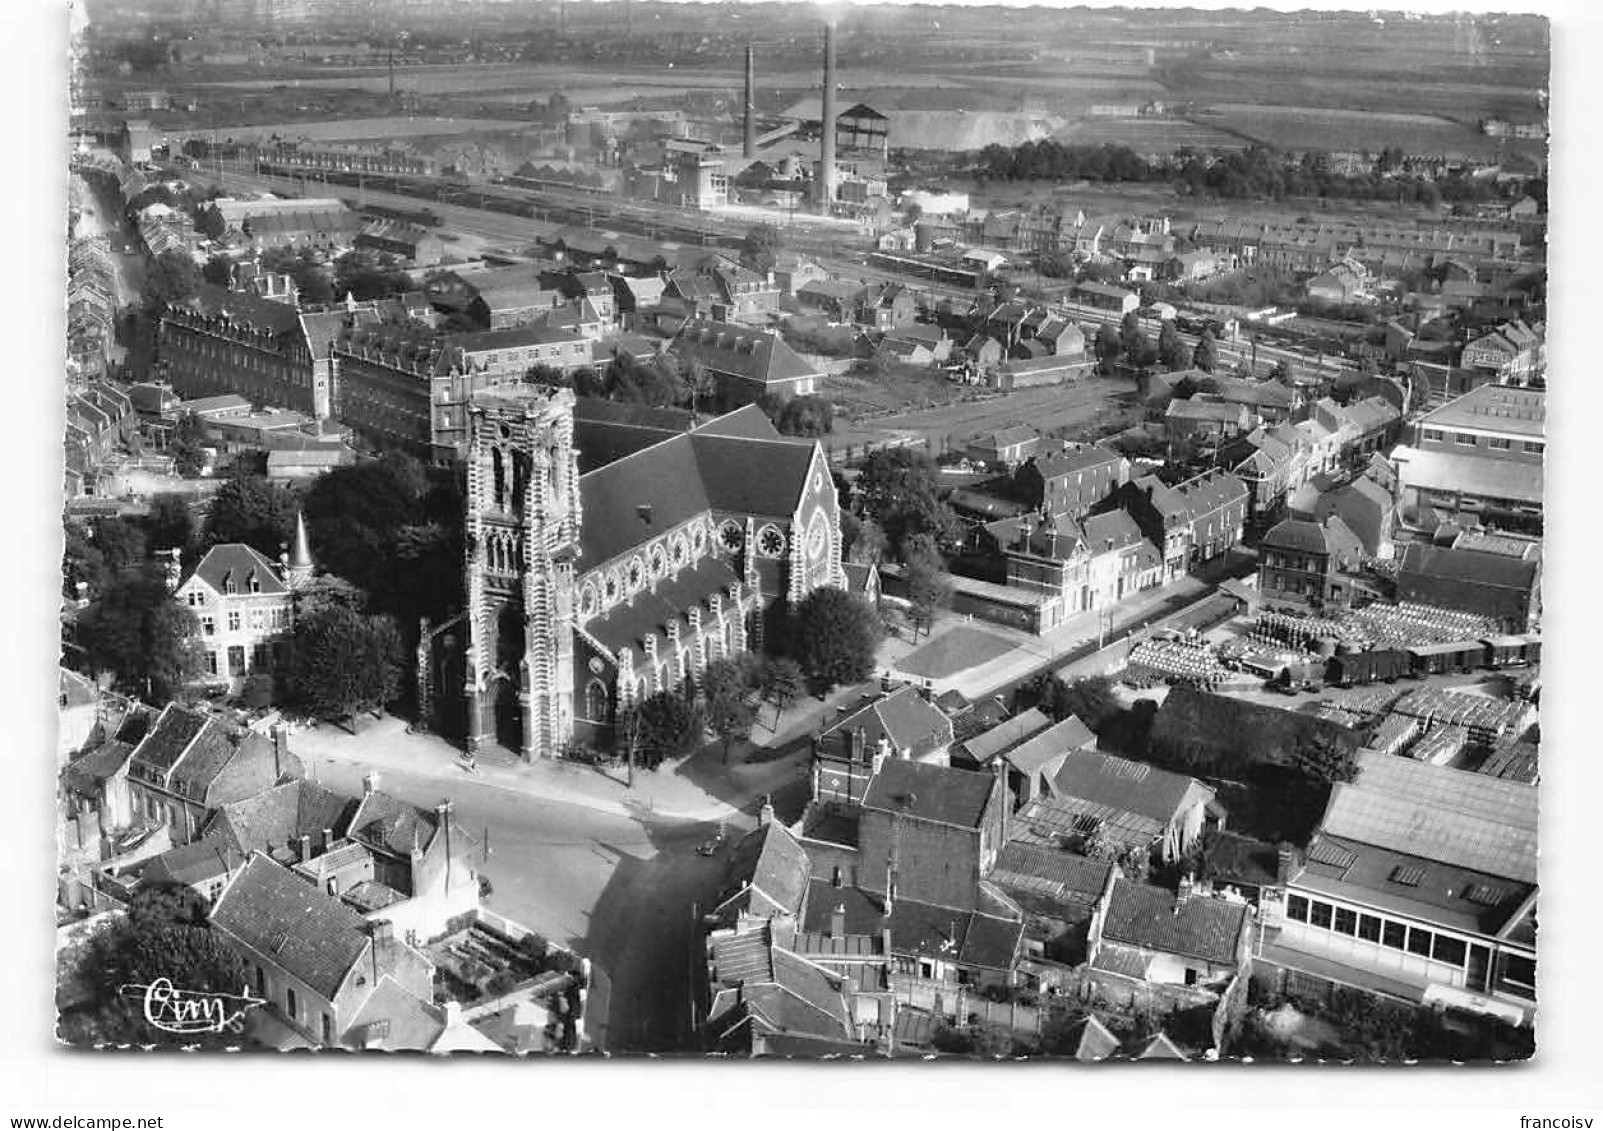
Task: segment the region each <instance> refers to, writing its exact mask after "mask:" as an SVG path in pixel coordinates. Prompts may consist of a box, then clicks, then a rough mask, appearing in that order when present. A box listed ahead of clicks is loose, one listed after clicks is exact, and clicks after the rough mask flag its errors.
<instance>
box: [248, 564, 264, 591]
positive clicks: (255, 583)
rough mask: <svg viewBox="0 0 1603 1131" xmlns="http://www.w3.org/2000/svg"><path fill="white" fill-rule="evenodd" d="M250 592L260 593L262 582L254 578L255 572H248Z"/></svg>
mask: <svg viewBox="0 0 1603 1131" xmlns="http://www.w3.org/2000/svg"><path fill="white" fill-rule="evenodd" d="M250 591H251V592H252V593H260V592H261V591H262V580H261V578H259V577H257V576H256V571H255V570H251V571H250Z"/></svg>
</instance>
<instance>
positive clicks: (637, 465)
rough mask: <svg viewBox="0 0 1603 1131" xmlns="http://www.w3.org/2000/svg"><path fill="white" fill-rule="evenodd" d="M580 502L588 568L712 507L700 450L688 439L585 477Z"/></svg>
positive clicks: (644, 451)
mask: <svg viewBox="0 0 1603 1131" xmlns="http://www.w3.org/2000/svg"><path fill="white" fill-rule="evenodd" d="M579 497H580V504H581V506H582V507H583V515H584V530H583V534H582V537H581V544H582V545H583V546H584V554H585V559H586V560H585V566H586V568H594V567H595V566H598V565H600V564H602V563H603V562H607V561H610V560H612V559H613V558H616V557H617V556H618V555H620V554H622V553H624V552H625V551H626V550H630V549H632V548H633V547H635V546H638V545H640V544H641V543H642V542H645V541H647V540H648V539H650V538H653V537H655V536H656V535H658V534H660V533H661V532H662V531H664V530H669V529H671V528H673V527H674V526H677V525H679V524H680V523H682V522H686V521H688V520H689V519H690V518H692V517H693V516H695V515H697V514H700V513H702V512H704V511H706V510H708V509H709V507H710V504H709V502H708V499H707V491H706V487H705V486H704V485H703V483H702V478H701V471H700V468H699V467H698V466H697V463H696V452H695V449H694V448H693V447H691V445H690V442H689V440H688V439H685V438H683V437H673V438H670V439H667V440H664V441H662V442H661V443H657V444H653V445H652V446H650V447H647V448H643V449H641V450H639V451H637V452H635V453H633V454H632V455H629V456H625V457H624V458H622V459H618V460H615V461H613V462H612V463H609V464H607V465H606V466H605V467H600V468H597V469H596V470H594V471H591V472H590V473H588V474H586V475H582V476H580V478H579ZM643 508H649V510H644V509H643ZM647 514H649V516H650V517H649V521H648V519H647V518H646V517H645V516H646V515H647Z"/></svg>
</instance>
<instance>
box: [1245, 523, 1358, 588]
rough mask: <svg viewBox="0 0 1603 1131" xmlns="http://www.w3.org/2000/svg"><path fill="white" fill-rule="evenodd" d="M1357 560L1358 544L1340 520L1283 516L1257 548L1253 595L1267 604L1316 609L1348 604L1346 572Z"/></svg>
mask: <svg viewBox="0 0 1603 1131" xmlns="http://www.w3.org/2000/svg"><path fill="white" fill-rule="evenodd" d="M1362 556H1363V543H1362V541H1361V540H1360V539H1359V538H1358V536H1357V535H1356V534H1354V533H1353V532H1352V531H1350V530H1348V529H1347V527H1346V524H1345V523H1343V522H1342V521H1341V519H1340V518H1336V517H1331V518H1329V519H1326V520H1325V521H1324V522H1309V521H1307V520H1304V519H1296V518H1288V519H1286V520H1284V521H1283V522H1279V523H1277V524H1276V525H1275V526H1274V527H1273V528H1271V529H1270V531H1269V532H1268V533H1267V534H1265V535H1264V536H1263V541H1262V542H1260V543H1259V545H1258V592H1259V593H1260V594H1261V595H1262V598H1263V600H1264V601H1265V603H1267V604H1270V605H1301V606H1307V607H1311V608H1315V609H1319V608H1325V607H1327V606H1342V605H1348V604H1351V603H1352V599H1353V596H1354V594H1353V586H1352V583H1351V581H1350V580H1349V579H1348V578H1347V573H1348V572H1349V571H1352V570H1356V569H1357V567H1358V564H1359V561H1360V559H1361V558H1362Z"/></svg>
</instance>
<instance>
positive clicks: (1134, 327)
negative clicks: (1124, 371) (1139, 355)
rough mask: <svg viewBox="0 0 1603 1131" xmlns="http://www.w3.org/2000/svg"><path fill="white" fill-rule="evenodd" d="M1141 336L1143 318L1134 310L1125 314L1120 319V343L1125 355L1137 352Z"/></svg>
mask: <svg viewBox="0 0 1603 1131" xmlns="http://www.w3.org/2000/svg"><path fill="white" fill-rule="evenodd" d="M1140 336H1141V316H1140V315H1139V314H1137V313H1136V312H1135V311H1133V310H1127V311H1125V312H1124V317H1123V318H1121V319H1119V342H1120V344H1121V345H1123V346H1124V352H1125V353H1133V352H1135V345H1136V340H1137V339H1138V338H1139V337H1140Z"/></svg>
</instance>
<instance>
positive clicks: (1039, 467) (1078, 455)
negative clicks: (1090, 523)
mask: <svg viewBox="0 0 1603 1131" xmlns="http://www.w3.org/2000/svg"><path fill="white" fill-rule="evenodd" d="M1016 479H1017V481H1018V483H1019V486H1020V487H1021V488H1022V489H1023V491H1024V494H1025V499H1026V501H1027V502H1028V503H1029V504H1030V506H1031V508H1032V509H1034V510H1037V511H1039V512H1040V513H1041V514H1043V515H1047V516H1049V517H1051V518H1072V519H1078V518H1083V517H1084V516H1085V515H1087V514H1090V513H1091V511H1092V509H1093V508H1094V507H1096V505H1097V504H1098V503H1100V502H1102V501H1103V500H1104V499H1106V498H1107V497H1108V496H1109V495H1110V494H1112V493H1113V491H1114V490H1115V489H1117V488H1118V487H1120V486H1122V485H1123V484H1124V483H1126V482H1128V481H1129V479H1130V461H1129V460H1127V459H1125V458H1124V457H1123V456H1121V455H1120V454H1119V453H1118V452H1115V451H1113V450H1112V449H1111V448H1104V447H1102V446H1101V445H1100V444H1080V445H1076V446H1066V447H1064V448H1063V450H1061V451H1058V452H1052V453H1049V454H1045V455H1037V456H1035V457H1034V458H1031V459H1028V460H1026V461H1025V463H1024V466H1023V467H1021V468H1020V469H1019V472H1018V475H1017V476H1016Z"/></svg>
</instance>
